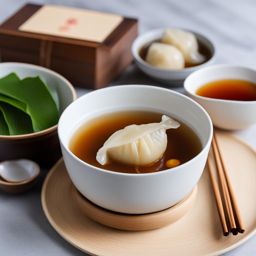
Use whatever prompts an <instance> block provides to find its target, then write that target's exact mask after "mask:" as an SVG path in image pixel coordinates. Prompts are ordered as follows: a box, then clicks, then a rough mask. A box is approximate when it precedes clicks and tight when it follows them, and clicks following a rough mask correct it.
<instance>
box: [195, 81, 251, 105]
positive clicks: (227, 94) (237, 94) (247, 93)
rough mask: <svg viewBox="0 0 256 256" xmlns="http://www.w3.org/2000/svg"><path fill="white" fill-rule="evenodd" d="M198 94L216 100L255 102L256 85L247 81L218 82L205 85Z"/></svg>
mask: <svg viewBox="0 0 256 256" xmlns="http://www.w3.org/2000/svg"><path fill="white" fill-rule="evenodd" d="M196 94H197V95H199V96H204V97H208V98H214V99H223V100H238V101H255V100H256V84H255V83H252V82H249V81H245V80H234V79H226V80H218V81H214V82H210V83H207V84H205V85H203V86H202V87H200V88H199V89H198V90H197V92H196Z"/></svg>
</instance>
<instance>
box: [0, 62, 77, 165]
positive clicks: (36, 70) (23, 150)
mask: <svg viewBox="0 0 256 256" xmlns="http://www.w3.org/2000/svg"><path fill="white" fill-rule="evenodd" d="M11 72H15V73H16V74H17V75H18V76H19V77H20V78H24V77H27V76H40V78H41V79H42V80H43V81H45V82H46V83H47V85H48V86H49V87H52V88H54V89H55V90H56V91H57V93H58V96H59V100H60V113H62V112H63V110H64V109H65V108H66V107H67V106H68V105H69V104H70V103H71V102H73V101H74V100H75V99H76V92H75V90H74V88H73V86H72V85H71V83H70V82H69V81H68V80H66V79H65V78H64V77H62V76H61V75H59V74H57V73H56V72H53V71H51V70H49V69H46V68H43V67H39V66H36V65H31V64H23V63H0V77H3V76H5V75H8V74H9V73H11ZM0 152H1V153H0V161H5V160H12V159H18V158H27V159H31V160H34V161H35V162H37V163H39V164H40V165H43V166H46V167H47V166H50V165H52V164H53V163H54V162H56V160H57V159H58V158H60V156H61V151H60V146H59V140H58V135H57V125H54V126H52V127H50V128H48V129H46V130H43V131H40V132H35V133H29V134H24V135H15V136H3V135H1V136H0Z"/></svg>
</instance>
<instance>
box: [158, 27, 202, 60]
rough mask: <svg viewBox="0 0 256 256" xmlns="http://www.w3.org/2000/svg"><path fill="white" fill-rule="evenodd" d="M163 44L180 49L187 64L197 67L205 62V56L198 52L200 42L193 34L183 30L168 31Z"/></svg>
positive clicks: (165, 33)
mask: <svg viewBox="0 0 256 256" xmlns="http://www.w3.org/2000/svg"><path fill="white" fill-rule="evenodd" d="M161 42H162V43H164V44H170V45H172V46H174V47H176V48H178V49H179V50H180V51H181V52H182V54H183V56H184V58H185V63H186V64H190V65H191V64H192V65H197V64H200V63H202V62H204V61H205V56H203V55H202V54H200V53H199V51H198V42H197V39H196V36H195V35H194V34H193V33H190V32H188V31H184V30H181V29H174V28H169V29H166V30H165V32H164V34H163V37H162V39H161Z"/></svg>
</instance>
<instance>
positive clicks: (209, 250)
mask: <svg viewBox="0 0 256 256" xmlns="http://www.w3.org/2000/svg"><path fill="white" fill-rule="evenodd" d="M218 136H219V142H220V146H221V148H222V149H223V153H224V158H225V160H226V162H227V166H228V169H229V171H230V176H231V179H232V183H233V184H234V189H235V192H236V194H237V198H238V203H239V206H240V208H241V213H242V216H243V219H244V222H245V228H246V232H245V233H244V234H242V235H237V236H229V237H224V236H223V235H222V229H221V225H220V221H219V217H218V213H217V210H216V206H215V201H214V197H213V192H212V189H211V185H210V181H209V177H208V171H207V170H205V171H204V174H203V176H202V178H201V180H200V182H199V184H198V193H197V198H196V201H195V205H194V207H193V209H191V210H190V212H189V213H188V214H187V215H186V216H184V217H183V218H182V219H181V220H179V221H177V222H176V223H174V224H172V225H169V226H166V227H164V228H161V229H157V230H152V231H141V232H132V231H121V230H117V229H113V228H108V227H105V226H103V225H100V224H97V223H96V222H94V221H92V220H90V219H89V218H87V217H86V215H85V214H84V213H83V211H82V210H81V209H80V208H79V207H78V205H77V202H76V201H75V200H73V198H72V190H73V185H72V184H71V181H70V179H69V177H68V175H67V173H66V171H65V168H64V165H63V164H62V162H59V163H58V164H57V165H56V166H55V167H54V168H53V169H52V170H51V172H50V173H49V175H48V177H47V178H46V180H45V183H44V186H43V190H42V205H43V210H44V212H45V214H46V217H47V218H48V220H49V222H50V223H51V225H52V226H53V228H54V229H55V230H56V231H57V232H58V233H59V234H60V235H61V236H62V237H63V238H64V239H65V240H67V241H68V242H69V243H71V244H72V245H74V246H75V247H77V248H78V249H80V250H82V251H84V252H87V253H89V254H92V255H110V256H115V255H122V256H125V255H148V256H150V255H158V256H164V255H166V256H167V255H168V256H169V255H179V256H180V255H197V256H198V255H219V254H222V253H225V252H227V251H230V250H231V249H233V248H235V247H237V246H239V245H241V244H242V243H243V242H245V241H246V240H248V239H249V238H250V237H251V236H252V235H253V234H255V232H256V215H255V213H256V201H255V197H254V195H256V152H255V151H253V150H252V149H251V148H250V147H249V146H247V145H246V144H244V143H243V142H241V141H240V140H238V139H236V138H235V137H233V136H230V135H228V133H219V134H218Z"/></svg>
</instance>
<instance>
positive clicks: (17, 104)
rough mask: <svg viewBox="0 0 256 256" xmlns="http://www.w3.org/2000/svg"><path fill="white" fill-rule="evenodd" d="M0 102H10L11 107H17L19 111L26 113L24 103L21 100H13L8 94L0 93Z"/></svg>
mask: <svg viewBox="0 0 256 256" xmlns="http://www.w3.org/2000/svg"><path fill="white" fill-rule="evenodd" d="M0 102H4V103H7V104H10V105H12V106H13V107H15V108H18V109H19V110H21V111H23V112H25V113H26V109H27V106H26V104H24V103H23V102H21V101H19V100H15V99H13V98H10V97H8V96H5V95H3V94H0Z"/></svg>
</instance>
